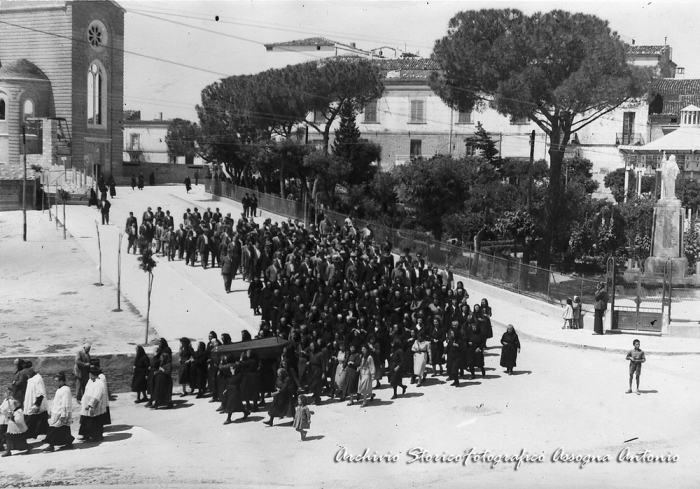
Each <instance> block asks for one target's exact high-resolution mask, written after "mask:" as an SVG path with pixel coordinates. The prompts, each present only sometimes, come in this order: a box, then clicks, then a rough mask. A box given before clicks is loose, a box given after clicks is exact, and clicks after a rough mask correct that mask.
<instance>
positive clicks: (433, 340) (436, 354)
mask: <svg viewBox="0 0 700 489" xmlns="http://www.w3.org/2000/svg"><path fill="white" fill-rule="evenodd" d="M444 354H445V331H443V328H442V325H441V324H440V318H439V317H435V318H434V319H433V328H432V330H431V331H430V359H431V360H432V366H433V375H432V377H435V376H436V375H437V368H436V367H437V366H439V367H440V375H443V371H442V364H443V363H445V361H444V360H443V358H442V357H443V355H444Z"/></svg>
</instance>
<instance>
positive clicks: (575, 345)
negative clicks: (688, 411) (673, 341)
mask: <svg viewBox="0 0 700 489" xmlns="http://www.w3.org/2000/svg"><path fill="white" fill-rule="evenodd" d="M491 322H492V323H493V324H495V325H497V326H500V327H502V328H506V327H507V326H508V325H507V324H503V323H501V322H500V321H496V320H494V319H493V318H492V319H491ZM518 336H519V337H520V338H523V339H526V340H528V341H532V342H534V343H546V344H550V345H555V346H563V347H573V348H579V349H581V350H597V351H603V352H606V353H615V354H626V353H627V352H629V350H630V349H631V348H629V349H623V348H606V347H604V346H593V345H582V344H580V343H573V342H569V341H562V340H553V339H550V338H543V337H541V336H537V335H533V334H529V333H523V332H522V331H518ZM644 352H645V353H648V354H649V355H663V356H681V355H700V352H696V351H689V352H684V351H654V350H644Z"/></svg>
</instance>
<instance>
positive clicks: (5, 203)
mask: <svg viewBox="0 0 700 489" xmlns="http://www.w3.org/2000/svg"><path fill="white" fill-rule="evenodd" d="M36 191H37V182H36V180H27V209H28V210H33V209H37V202H38V203H39V207H38V208H39V209H41V198H40V197H37V193H36ZM19 210H22V180H0V211H19Z"/></svg>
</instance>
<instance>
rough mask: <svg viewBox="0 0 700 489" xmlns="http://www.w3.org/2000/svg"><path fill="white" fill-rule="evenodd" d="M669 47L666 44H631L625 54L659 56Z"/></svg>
mask: <svg viewBox="0 0 700 489" xmlns="http://www.w3.org/2000/svg"><path fill="white" fill-rule="evenodd" d="M668 48H669V47H668V46H636V45H632V46H629V47H628V48H627V54H630V55H632V56H660V55H662V54H663V53H664V52H665V51H666V50H667V49H668Z"/></svg>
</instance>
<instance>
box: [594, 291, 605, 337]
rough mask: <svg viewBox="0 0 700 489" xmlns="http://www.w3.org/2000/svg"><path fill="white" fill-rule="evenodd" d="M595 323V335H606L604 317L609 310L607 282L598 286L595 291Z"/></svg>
mask: <svg viewBox="0 0 700 489" xmlns="http://www.w3.org/2000/svg"><path fill="white" fill-rule="evenodd" d="M594 308H595V309H594V311H595V321H594V323H593V330H594V331H593V334H604V332H603V316H604V315H605V311H606V310H607V309H608V293H607V292H606V291H605V282H601V283H599V284H598V288H597V289H596V291H595V306H594Z"/></svg>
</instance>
